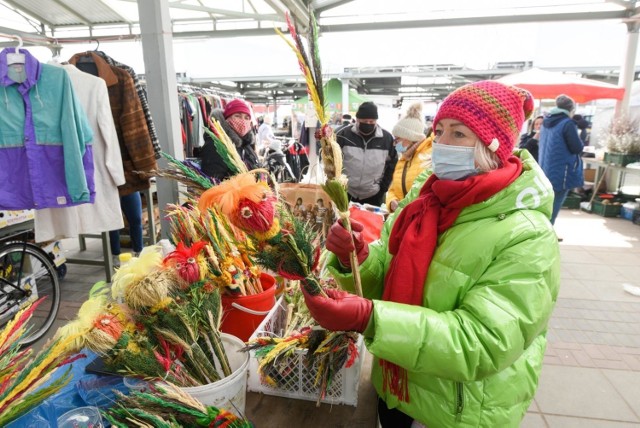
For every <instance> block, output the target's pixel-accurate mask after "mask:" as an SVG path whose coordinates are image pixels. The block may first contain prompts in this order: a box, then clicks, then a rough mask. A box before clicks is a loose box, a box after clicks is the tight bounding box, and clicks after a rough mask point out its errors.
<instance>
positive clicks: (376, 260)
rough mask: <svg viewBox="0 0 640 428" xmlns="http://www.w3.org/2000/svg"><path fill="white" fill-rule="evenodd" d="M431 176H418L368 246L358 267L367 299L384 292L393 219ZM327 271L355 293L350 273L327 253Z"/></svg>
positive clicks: (377, 297)
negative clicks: (378, 237)
mask: <svg viewBox="0 0 640 428" xmlns="http://www.w3.org/2000/svg"><path fill="white" fill-rule="evenodd" d="M429 175H431V170H427V171H425V172H423V173H422V174H420V175H419V176H418V177H417V178H416V180H415V181H414V183H413V186H412V187H411V189H410V190H409V193H407V196H406V197H405V198H404V199H403V200H401V201H400V202H399V203H398V209H397V210H396V212H395V213H393V214H392V215H391V216H389V218H388V219H387V221H385V223H384V225H383V227H382V232H381V234H380V239H378V240H377V241H375V242H372V243H371V244H369V256H368V257H367V259H366V260H365V261H364V262H363V263H362V264H361V265H360V280H361V281H362V293H363V294H364V297H366V298H368V299H381V298H382V292H383V290H384V272H386V264H387V262H388V259H389V258H390V254H389V252H388V250H387V242H388V238H389V234H390V233H391V227H392V226H393V223H394V222H395V218H396V217H397V215H398V214H399V213H400V211H401V210H402V208H404V207H405V206H406V205H407V204H408V203H409V202H411V201H413V200H414V199H415V198H416V197H417V196H418V193H420V188H421V187H422V185H423V184H424V182H425V181H426V180H427V178H428V177H429ZM326 266H327V269H328V270H329V272H330V273H331V275H332V276H333V277H334V278H335V279H336V281H338V283H339V284H340V286H341V287H342V288H343V289H344V290H346V291H349V292H351V293H354V292H355V287H354V285H353V275H352V274H351V271H345V269H344V268H343V267H342V266H341V265H340V262H339V261H338V258H337V257H336V256H335V254H333V253H329V256H328V258H327V265H326Z"/></svg>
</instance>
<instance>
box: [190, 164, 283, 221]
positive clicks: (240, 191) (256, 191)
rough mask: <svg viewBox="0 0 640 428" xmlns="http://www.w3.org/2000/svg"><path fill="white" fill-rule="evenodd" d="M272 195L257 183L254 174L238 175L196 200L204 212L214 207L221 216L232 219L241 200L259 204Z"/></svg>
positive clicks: (267, 189) (266, 187) (260, 183)
mask: <svg viewBox="0 0 640 428" xmlns="http://www.w3.org/2000/svg"><path fill="white" fill-rule="evenodd" d="M272 195H273V192H272V191H271V189H270V188H269V186H268V185H267V184H266V183H264V182H258V181H257V179H256V177H255V175H254V174H252V173H245V174H238V175H236V176H234V177H231V178H229V179H227V180H225V181H223V182H222V183H220V184H219V185H217V186H214V187H212V188H210V189H208V190H206V191H205V192H203V193H202V195H201V196H200V199H199V200H198V208H199V209H200V211H202V212H204V211H206V210H207V209H208V208H209V207H212V206H215V207H216V208H218V209H219V210H220V212H222V213H223V214H225V215H227V216H229V217H232V216H233V214H234V213H236V212H237V211H238V210H239V209H240V202H241V201H242V200H243V199H248V200H250V201H252V202H254V203H259V202H260V201H262V200H263V199H265V198H266V197H270V196H272Z"/></svg>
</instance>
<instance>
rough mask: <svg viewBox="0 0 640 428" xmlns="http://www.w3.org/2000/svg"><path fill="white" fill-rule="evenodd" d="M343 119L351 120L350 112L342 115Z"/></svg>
mask: <svg viewBox="0 0 640 428" xmlns="http://www.w3.org/2000/svg"><path fill="white" fill-rule="evenodd" d="M342 120H351V115H350V114H349V113H345V114H343V115H342Z"/></svg>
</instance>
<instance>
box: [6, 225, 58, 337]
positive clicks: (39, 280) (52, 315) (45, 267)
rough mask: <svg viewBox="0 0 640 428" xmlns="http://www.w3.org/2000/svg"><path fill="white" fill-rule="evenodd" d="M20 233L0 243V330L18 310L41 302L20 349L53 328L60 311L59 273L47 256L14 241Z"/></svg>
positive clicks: (22, 242)
mask: <svg viewBox="0 0 640 428" xmlns="http://www.w3.org/2000/svg"><path fill="white" fill-rule="evenodd" d="M25 233H27V232H25V231H22V232H18V233H14V234H12V235H8V236H5V237H3V238H2V241H1V242H0V329H1V328H2V327H4V326H5V325H6V324H7V323H8V322H9V321H11V319H12V318H13V316H14V315H15V314H16V312H18V311H19V310H20V309H23V308H24V307H26V306H28V305H29V304H30V303H32V302H35V301H36V300H38V299H40V298H42V297H45V298H44V299H42V302H41V303H40V305H39V306H38V307H37V308H36V310H35V311H34V313H33V316H32V317H31V321H30V323H29V329H30V330H29V333H28V334H27V336H26V337H25V338H24V339H23V340H22V341H21V345H22V346H26V345H31V344H32V343H34V342H36V341H37V340H39V339H40V338H42V336H44V335H45V334H46V333H47V331H49V329H50V328H51V326H52V325H53V322H54V321H55V319H56V315H57V314H58V309H59V307H60V283H59V281H58V276H59V272H58V270H57V269H56V267H55V265H54V264H53V262H52V260H51V258H50V256H49V254H47V253H46V252H45V251H44V250H42V249H41V248H40V247H38V246H37V245H35V244H32V243H29V242H27V241H26V240H24V239H23V240H14V239H15V237H16V236H18V235H21V234H25Z"/></svg>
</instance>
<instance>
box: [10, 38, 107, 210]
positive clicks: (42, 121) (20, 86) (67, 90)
mask: <svg viewBox="0 0 640 428" xmlns="http://www.w3.org/2000/svg"><path fill="white" fill-rule="evenodd" d="M9 51H10V52H11V53H13V51H14V49H13V48H8V49H4V50H3V51H2V52H0V86H2V89H1V91H2V93H0V183H2V186H0V209H4V210H22V209H29V208H36V209H42V208H49V207H66V206H71V205H77V204H81V203H87V202H93V200H94V197H95V191H94V181H93V154H92V148H91V144H90V143H91V140H92V138H93V133H92V130H91V128H90V126H89V124H88V122H87V117H86V115H85V113H84V111H83V110H82V107H81V106H80V103H79V102H78V100H77V98H76V96H75V93H74V90H73V87H72V85H71V80H70V79H69V75H68V74H67V73H66V72H65V71H64V70H63V69H61V68H58V67H55V66H52V65H47V64H41V63H39V62H38V60H37V59H35V58H34V57H33V56H32V55H31V54H30V53H29V51H27V50H26V49H20V52H21V53H22V54H24V55H25V63H24V65H20V64H18V65H11V66H9V65H8V64H7V53H9ZM10 67H11V68H10ZM16 67H17V68H16Z"/></svg>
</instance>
